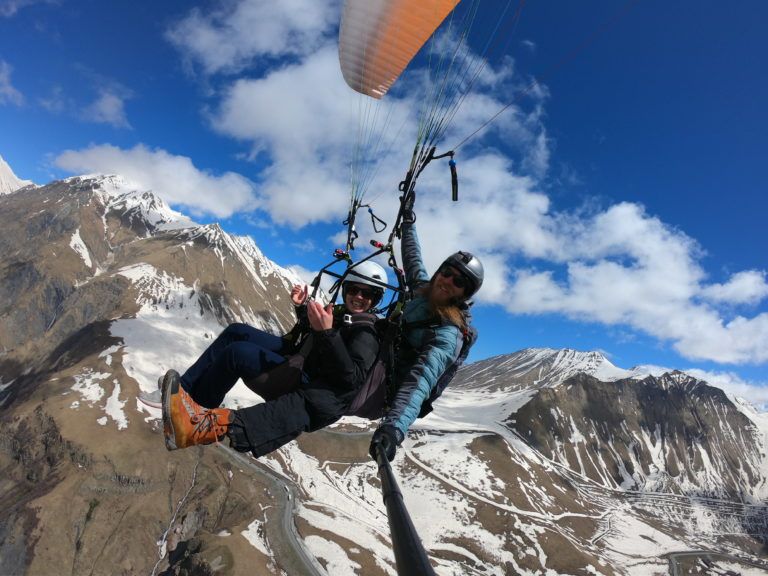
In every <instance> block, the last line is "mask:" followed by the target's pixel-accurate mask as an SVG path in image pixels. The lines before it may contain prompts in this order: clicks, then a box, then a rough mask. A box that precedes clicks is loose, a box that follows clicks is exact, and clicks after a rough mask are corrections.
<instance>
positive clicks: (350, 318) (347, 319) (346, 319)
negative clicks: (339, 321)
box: [343, 314, 352, 324]
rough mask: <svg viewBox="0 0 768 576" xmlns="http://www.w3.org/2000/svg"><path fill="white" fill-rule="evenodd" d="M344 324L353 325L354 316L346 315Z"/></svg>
mask: <svg viewBox="0 0 768 576" xmlns="http://www.w3.org/2000/svg"><path fill="white" fill-rule="evenodd" d="M343 320H344V324H352V315H351V314H344V318H343Z"/></svg>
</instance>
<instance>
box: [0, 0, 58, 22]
mask: <svg viewBox="0 0 768 576" xmlns="http://www.w3.org/2000/svg"><path fill="white" fill-rule="evenodd" d="M57 3H58V0H0V16H3V17H5V18H10V17H11V16H15V15H16V13H17V12H18V11H19V10H21V9H22V8H25V7H27V6H32V5H33V4H57Z"/></svg>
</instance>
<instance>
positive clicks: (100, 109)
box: [81, 88, 131, 128]
mask: <svg viewBox="0 0 768 576" xmlns="http://www.w3.org/2000/svg"><path fill="white" fill-rule="evenodd" d="M130 97H131V95H130V93H128V92H126V91H125V90H114V89H112V88H101V89H100V90H99V95H98V97H97V98H96V100H94V101H93V102H92V103H91V104H89V105H87V106H86V107H85V108H84V109H83V111H82V114H81V117H82V118H83V120H85V121H87V122H95V123H97V124H109V125H111V126H114V127H115V128H130V127H131V125H130V124H129V123H128V118H127V117H126V115H125V101H126V100H127V99H128V98H130Z"/></svg>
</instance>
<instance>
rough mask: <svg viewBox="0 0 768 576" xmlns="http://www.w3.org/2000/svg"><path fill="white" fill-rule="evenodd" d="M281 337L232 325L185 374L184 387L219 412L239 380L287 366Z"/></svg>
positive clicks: (204, 404) (246, 326)
mask: <svg viewBox="0 0 768 576" xmlns="http://www.w3.org/2000/svg"><path fill="white" fill-rule="evenodd" d="M284 346H285V344H284V342H283V339H282V338H281V337H279V336H274V335H272V334H268V333H267V332H263V331H261V330H257V329H256V328H254V327H252V326H248V325H247V324H230V325H229V326H227V327H226V328H225V329H224V331H223V332H222V333H221V334H219V336H218V337H217V338H216V340H214V341H213V343H212V344H211V345H210V346H208V348H207V349H206V350H205V352H203V353H202V355H201V356H200V358H198V359H197V361H196V362H195V363H194V364H192V366H190V367H189V369H188V370H187V371H186V372H184V375H183V376H182V377H181V385H182V387H183V388H184V390H186V391H187V392H188V393H189V394H190V396H192V398H193V399H194V401H195V402H197V403H198V404H201V405H203V406H205V407H206V408H218V407H219V406H220V405H221V403H222V401H223V400H224V396H226V394H227V392H229V391H230V390H231V389H232V387H233V386H234V385H235V384H236V383H237V380H238V379H239V378H242V379H243V380H245V381H247V380H250V379H251V378H254V377H256V376H258V375H259V374H261V373H262V372H266V371H268V370H271V369H272V368H274V367H275V366H278V365H280V364H282V363H283V362H285V360H286V359H285V356H283V355H282V354H280V351H281V350H282V349H283V348H284Z"/></svg>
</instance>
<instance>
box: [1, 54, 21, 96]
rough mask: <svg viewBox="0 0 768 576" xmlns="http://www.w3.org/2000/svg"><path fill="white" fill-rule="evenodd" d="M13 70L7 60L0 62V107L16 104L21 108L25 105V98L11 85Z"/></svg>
mask: <svg viewBox="0 0 768 576" xmlns="http://www.w3.org/2000/svg"><path fill="white" fill-rule="evenodd" d="M12 71H13V68H11V65H10V64H8V62H6V61H5V60H0V105H2V104H15V105H16V106H21V105H22V104H24V96H23V95H22V93H21V92H19V91H18V90H17V89H16V88H14V87H13V84H12V83H11V72H12Z"/></svg>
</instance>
